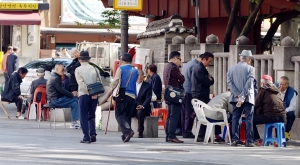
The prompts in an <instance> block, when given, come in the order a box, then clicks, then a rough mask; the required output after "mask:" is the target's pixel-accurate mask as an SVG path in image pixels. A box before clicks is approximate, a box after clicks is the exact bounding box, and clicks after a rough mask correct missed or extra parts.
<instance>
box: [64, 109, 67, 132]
mask: <svg viewBox="0 0 300 165" xmlns="http://www.w3.org/2000/svg"><path fill="white" fill-rule="evenodd" d="M63 113H64V115H63V118H64V123H65V129H67V127H66V118H65V108H63Z"/></svg>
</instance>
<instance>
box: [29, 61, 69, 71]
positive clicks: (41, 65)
mask: <svg viewBox="0 0 300 165" xmlns="http://www.w3.org/2000/svg"><path fill="white" fill-rule="evenodd" d="M58 63H61V64H63V65H64V66H65V67H66V66H68V65H69V64H70V63H71V61H62V60H61V61H56V60H54V61H52V60H49V61H39V60H35V61H32V62H30V63H28V64H26V65H25V66H24V67H25V68H26V69H38V68H44V67H45V66H46V65H51V66H52V68H54V66H55V65H56V64H58Z"/></svg>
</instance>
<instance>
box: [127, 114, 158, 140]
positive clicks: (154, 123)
mask: <svg viewBox="0 0 300 165" xmlns="http://www.w3.org/2000/svg"><path fill="white" fill-rule="evenodd" d="M131 129H132V130H133V131H134V132H135V134H134V135H133V137H138V132H137V131H138V120H137V118H135V117H134V118H132V119H131ZM157 137H158V117H156V116H146V118H145V121H144V138H157Z"/></svg>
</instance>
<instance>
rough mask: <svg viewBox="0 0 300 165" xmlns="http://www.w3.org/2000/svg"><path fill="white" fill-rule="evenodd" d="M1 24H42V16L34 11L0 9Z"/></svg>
mask: <svg viewBox="0 0 300 165" xmlns="http://www.w3.org/2000/svg"><path fill="white" fill-rule="evenodd" d="M0 25H41V17H40V15H39V13H38V12H33V11H0Z"/></svg>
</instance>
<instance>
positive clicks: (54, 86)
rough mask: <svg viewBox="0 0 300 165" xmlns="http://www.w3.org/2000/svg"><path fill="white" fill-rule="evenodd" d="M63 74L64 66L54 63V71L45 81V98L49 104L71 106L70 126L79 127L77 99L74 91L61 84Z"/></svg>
mask: <svg viewBox="0 0 300 165" xmlns="http://www.w3.org/2000/svg"><path fill="white" fill-rule="evenodd" d="M64 74H65V68H64V65H63V64H60V63H59V64H56V65H55V72H54V73H53V74H52V75H51V78H50V79H49V80H48V81H47V85H46V90H47V100H48V101H50V102H49V104H50V105H51V106H55V107H64V108H71V115H72V121H73V122H72V124H71V125H70V128H76V129H77V128H80V124H79V110H78V99H77V97H76V96H77V93H76V92H72V93H71V92H69V91H67V90H65V88H64V87H63V85H62V81H61V76H62V75H64Z"/></svg>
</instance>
